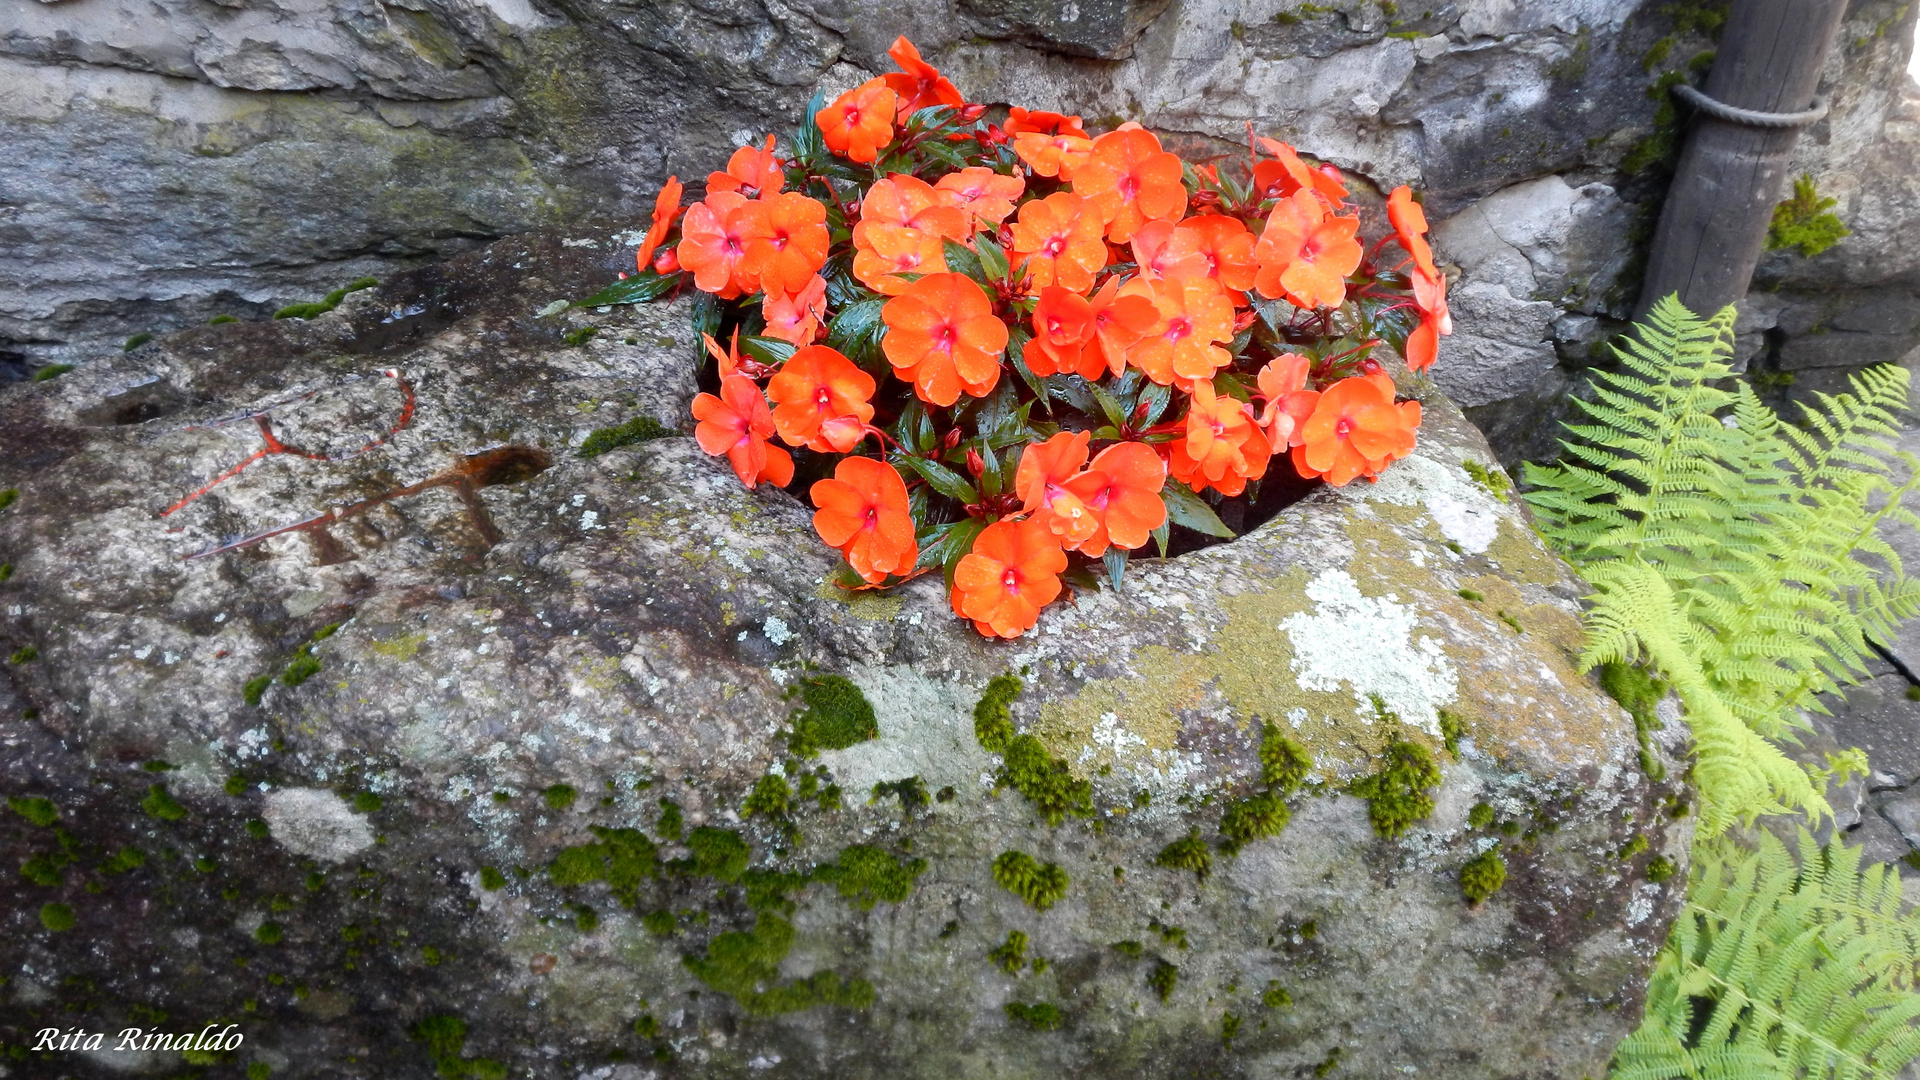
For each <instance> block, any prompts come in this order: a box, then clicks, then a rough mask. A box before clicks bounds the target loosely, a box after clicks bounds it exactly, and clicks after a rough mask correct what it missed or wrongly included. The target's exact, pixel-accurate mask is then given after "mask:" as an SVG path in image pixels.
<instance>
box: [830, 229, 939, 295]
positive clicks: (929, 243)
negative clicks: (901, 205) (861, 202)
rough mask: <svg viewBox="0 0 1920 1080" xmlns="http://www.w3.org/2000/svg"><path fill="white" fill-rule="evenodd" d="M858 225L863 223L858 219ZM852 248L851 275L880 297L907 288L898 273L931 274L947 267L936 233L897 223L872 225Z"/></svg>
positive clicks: (903, 290)
mask: <svg viewBox="0 0 1920 1080" xmlns="http://www.w3.org/2000/svg"><path fill="white" fill-rule="evenodd" d="M861 224H862V225H864V224H866V223H865V222H861ZM861 239H862V240H864V241H865V242H864V243H857V244H856V245H855V247H854V249H853V276H854V277H857V278H859V279H860V281H861V283H862V284H864V285H866V287H867V288H869V289H872V290H873V291H874V292H877V293H879V294H881V295H882V296H898V295H900V294H901V293H903V292H905V291H907V279H906V278H903V277H899V276H897V275H900V274H935V273H942V272H944V271H945V270H946V269H947V255H946V247H945V245H944V244H943V243H942V242H941V238H940V234H939V233H935V232H927V231H925V230H921V229H909V228H906V227H904V226H900V225H875V226H874V227H873V228H871V229H868V230H867V231H866V233H864V234H863V235H862V237H861Z"/></svg>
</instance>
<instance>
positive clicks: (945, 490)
mask: <svg viewBox="0 0 1920 1080" xmlns="http://www.w3.org/2000/svg"><path fill="white" fill-rule="evenodd" d="M889 460H891V461H892V462H893V463H894V465H896V466H905V467H906V468H908V469H912V470H913V471H914V472H915V473H918V474H919V476H920V478H921V479H922V480H925V481H926V482H927V484H928V485H929V486H930V487H932V488H933V490H935V491H937V492H939V493H940V494H942V495H945V496H946V497H947V498H949V499H958V500H959V501H960V502H962V503H964V504H967V505H972V504H973V503H977V502H979V501H980V493H979V492H978V491H976V490H974V487H973V485H972V484H969V483H967V482H966V480H965V479H963V478H962V477H961V476H960V474H959V473H957V472H954V471H953V470H952V469H949V468H947V467H946V466H945V465H942V464H940V463H939V462H937V461H928V460H927V459H926V458H922V457H914V456H912V455H911V454H895V455H893V457H892V458H890V459H889Z"/></svg>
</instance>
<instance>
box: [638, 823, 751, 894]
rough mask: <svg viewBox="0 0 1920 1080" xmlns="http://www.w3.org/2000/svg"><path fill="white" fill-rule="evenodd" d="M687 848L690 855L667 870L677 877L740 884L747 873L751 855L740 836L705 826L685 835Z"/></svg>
mask: <svg viewBox="0 0 1920 1080" xmlns="http://www.w3.org/2000/svg"><path fill="white" fill-rule="evenodd" d="M634 835H636V836H637V835H639V834H638V833H636V834H634ZM687 847H688V849H689V850H690V851H691V852H692V854H691V855H690V856H689V857H687V858H685V859H675V860H673V861H672V862H670V863H668V864H667V868H668V869H669V870H672V871H673V872H674V873H676V874H681V875H690V876H696V877H710V878H713V879H714V880H715V881H726V882H734V881H739V880H740V875H741V874H744V873H746V870H747V860H748V859H749V858H751V857H752V855H753V851H752V849H750V848H748V847H747V842H746V841H745V840H743V839H741V838H740V834H739V833H737V832H733V831H731V830H729V829H715V828H712V827H710V826H705V825H702V826H700V827H699V828H696V829H694V830H693V831H692V832H690V833H688V834H687Z"/></svg>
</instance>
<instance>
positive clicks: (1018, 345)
mask: <svg viewBox="0 0 1920 1080" xmlns="http://www.w3.org/2000/svg"><path fill="white" fill-rule="evenodd" d="M1032 337H1033V335H1032V334H1029V333H1028V332H1027V330H1026V328H1025V327H1022V326H1016V327H1014V328H1013V329H1012V330H1010V331H1008V332H1007V359H1008V360H1010V361H1012V363H1013V373H1014V374H1015V375H1018V376H1020V381H1021V382H1023V383H1026V384H1027V389H1029V390H1031V391H1033V397H1034V400H1035V401H1039V402H1042V403H1043V404H1045V405H1046V408H1047V415H1048V416H1052V415H1053V395H1052V394H1049V393H1048V392H1047V384H1046V382H1045V380H1043V379H1041V378H1040V376H1038V375H1035V374H1034V373H1033V369H1032V368H1030V367H1028V366H1027V359H1026V348H1027V342H1028V341H1029V340H1031V339H1032Z"/></svg>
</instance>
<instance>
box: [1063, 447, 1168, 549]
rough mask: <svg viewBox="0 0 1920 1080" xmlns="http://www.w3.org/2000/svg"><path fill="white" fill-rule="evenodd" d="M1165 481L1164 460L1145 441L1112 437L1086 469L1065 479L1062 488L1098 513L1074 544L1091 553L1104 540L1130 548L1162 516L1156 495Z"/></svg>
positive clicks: (1162, 507)
mask: <svg viewBox="0 0 1920 1080" xmlns="http://www.w3.org/2000/svg"><path fill="white" fill-rule="evenodd" d="M1166 483H1167V466H1166V463H1165V462H1163V461H1161V460H1160V455H1159V454H1156V453H1154V452H1153V448H1152V447H1150V446H1148V445H1147V444H1145V443H1137V442H1123V443H1115V444H1113V445H1112V446H1109V447H1107V448H1106V449H1105V450H1102V451H1100V453H1099V454H1098V455H1097V456H1096V457H1095V458H1094V459H1093V464H1091V465H1089V466H1087V471H1086V472H1083V473H1081V474H1080V475H1078V476H1076V477H1074V478H1073V479H1071V480H1068V481H1067V490H1068V491H1070V492H1072V493H1073V494H1074V495H1077V496H1079V498H1080V502H1081V505H1083V506H1085V507H1086V508H1087V509H1089V510H1091V511H1093V512H1094V514H1095V515H1096V516H1097V517H1098V518H1099V519H1100V527H1099V528H1098V529H1096V530H1094V532H1093V534H1092V535H1090V536H1088V537H1087V539H1085V540H1084V541H1082V542H1081V543H1080V546H1079V547H1078V548H1076V549H1075V550H1077V551H1079V552H1080V553H1081V554H1083V555H1087V556H1089V557H1091V558H1095V559H1097V558H1099V557H1100V556H1102V555H1105V554H1106V553H1107V548H1108V547H1109V546H1112V547H1119V548H1126V549H1128V550H1132V549H1133V548H1137V547H1139V546H1141V545H1142V544H1145V543H1146V542H1147V538H1148V537H1149V536H1151V535H1153V530H1155V529H1157V528H1159V527H1160V526H1162V525H1164V524H1166V522H1167V505H1166V503H1164V502H1162V501H1160V489H1161V488H1163V487H1165V486H1166Z"/></svg>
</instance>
